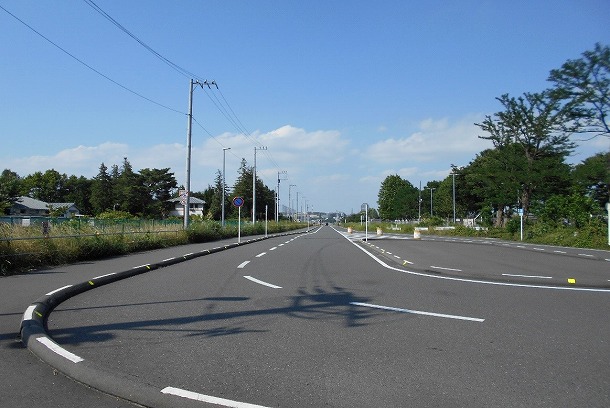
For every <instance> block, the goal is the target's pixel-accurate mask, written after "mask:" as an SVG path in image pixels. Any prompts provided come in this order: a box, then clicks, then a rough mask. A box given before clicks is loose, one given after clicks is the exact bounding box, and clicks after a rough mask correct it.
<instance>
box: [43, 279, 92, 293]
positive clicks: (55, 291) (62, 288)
mask: <svg viewBox="0 0 610 408" xmlns="http://www.w3.org/2000/svg"><path fill="white" fill-rule="evenodd" d="M93 279H95V278H93ZM70 286H72V285H66V286H62V287H61V288H58V289H55V290H52V291H50V292H49V293H47V294H46V295H47V296H51V295H52V294H54V293H57V292H59V291H60V290H64V289H66V288H69V287H70Z"/></svg>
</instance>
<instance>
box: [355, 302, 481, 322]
mask: <svg viewBox="0 0 610 408" xmlns="http://www.w3.org/2000/svg"><path fill="white" fill-rule="evenodd" d="M350 305H354V306H363V307H370V308H373V309H382V310H389V311H392V312H400V313H411V314H418V315H424V316H433V317H443V318H445V319H457V320H468V321H471V322H479V323H482V322H484V321H485V319H480V318H478V317H468V316H458V315H450V314H443V313H432V312H423V311H421V310H410V309H401V308H398V307H390V306H381V305H373V304H370V303H360V302H350Z"/></svg>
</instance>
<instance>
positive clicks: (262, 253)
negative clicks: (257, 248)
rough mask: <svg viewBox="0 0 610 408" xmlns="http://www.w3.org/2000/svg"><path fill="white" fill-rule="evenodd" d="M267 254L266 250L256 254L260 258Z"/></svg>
mask: <svg viewBox="0 0 610 408" xmlns="http://www.w3.org/2000/svg"><path fill="white" fill-rule="evenodd" d="M266 254H267V253H266V252H261V253H260V254H258V255H256V257H257V258H260V257H261V256H263V255H266Z"/></svg>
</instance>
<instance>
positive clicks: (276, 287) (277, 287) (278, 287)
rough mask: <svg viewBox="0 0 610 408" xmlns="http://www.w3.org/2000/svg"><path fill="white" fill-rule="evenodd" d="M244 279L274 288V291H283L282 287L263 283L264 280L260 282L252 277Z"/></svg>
mask: <svg viewBox="0 0 610 408" xmlns="http://www.w3.org/2000/svg"><path fill="white" fill-rule="evenodd" d="M244 278H246V279H248V280H251V281H252V282H254V283H258V284H259V285H264V286H269V287H270V288H273V289H282V287H281V286H277V285H273V284H271V283H267V282H263V281H262V280H258V279H256V278H253V277H252V276H244Z"/></svg>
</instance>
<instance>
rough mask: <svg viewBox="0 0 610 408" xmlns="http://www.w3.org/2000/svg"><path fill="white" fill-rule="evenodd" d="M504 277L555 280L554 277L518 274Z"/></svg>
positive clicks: (505, 274)
mask: <svg viewBox="0 0 610 408" xmlns="http://www.w3.org/2000/svg"><path fill="white" fill-rule="evenodd" d="M502 276H515V277H518V278H538V279H553V277H552V276H536V275H517V274H512V273H503V274H502Z"/></svg>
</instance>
